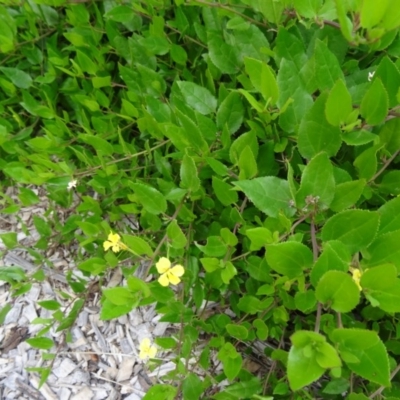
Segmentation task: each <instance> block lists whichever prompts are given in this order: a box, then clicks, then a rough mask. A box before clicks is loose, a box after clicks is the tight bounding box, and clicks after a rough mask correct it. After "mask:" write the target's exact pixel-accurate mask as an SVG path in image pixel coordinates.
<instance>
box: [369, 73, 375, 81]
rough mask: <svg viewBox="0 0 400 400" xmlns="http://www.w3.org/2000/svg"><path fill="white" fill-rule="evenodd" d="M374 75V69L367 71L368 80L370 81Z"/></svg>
mask: <svg viewBox="0 0 400 400" xmlns="http://www.w3.org/2000/svg"><path fill="white" fill-rule="evenodd" d="M374 75H375V71H373V72H368V82H371V80H372V78H373V77H374Z"/></svg>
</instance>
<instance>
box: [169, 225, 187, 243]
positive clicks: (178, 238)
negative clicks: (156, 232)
mask: <svg viewBox="0 0 400 400" xmlns="http://www.w3.org/2000/svg"><path fill="white" fill-rule="evenodd" d="M167 235H168V239H169V240H170V243H171V246H172V247H173V248H174V249H183V248H184V247H185V246H186V243H187V239H186V236H185V235H184V234H183V232H182V230H181V228H180V227H179V225H178V223H177V222H176V220H175V219H174V220H173V221H171V222H170V224H169V225H168V227H167Z"/></svg>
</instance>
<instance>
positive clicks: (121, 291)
mask: <svg viewBox="0 0 400 400" xmlns="http://www.w3.org/2000/svg"><path fill="white" fill-rule="evenodd" d="M103 294H104V296H105V297H106V299H107V300H109V301H110V302H111V303H112V304H115V305H116V306H123V305H129V304H130V303H131V302H132V300H134V299H136V296H135V294H134V293H132V292H131V291H130V290H129V289H128V288H126V287H114V288H110V289H104V290H103Z"/></svg>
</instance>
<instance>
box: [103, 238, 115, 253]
mask: <svg viewBox="0 0 400 400" xmlns="http://www.w3.org/2000/svg"><path fill="white" fill-rule="evenodd" d="M112 245H113V244H112V243H111V242H109V241H108V240H106V241H105V242H104V243H103V247H104V250H105V251H107V250H108V249H109V248H110V247H111V246H112Z"/></svg>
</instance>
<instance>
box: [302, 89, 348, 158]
mask: <svg viewBox="0 0 400 400" xmlns="http://www.w3.org/2000/svg"><path fill="white" fill-rule="evenodd" d="M326 101H327V94H322V95H320V96H319V97H318V99H317V100H316V101H315V103H314V105H313V106H312V108H311V109H310V110H309V111H308V113H307V114H306V115H305V116H304V118H303V119H302V121H301V124H300V127H299V135H298V147H299V151H300V154H301V155H302V156H303V157H305V158H308V159H311V158H313V157H314V156H315V155H316V154H318V153H320V152H321V151H325V152H326V153H327V155H328V157H332V156H334V155H336V153H337V152H338V150H339V149H340V145H341V143H342V140H341V134H340V129H339V128H338V127H336V126H332V125H331V124H329V122H328V121H327V120H326V117H325V104H326Z"/></svg>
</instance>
